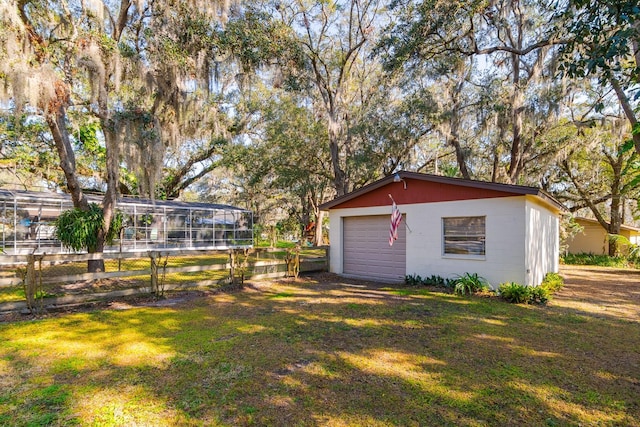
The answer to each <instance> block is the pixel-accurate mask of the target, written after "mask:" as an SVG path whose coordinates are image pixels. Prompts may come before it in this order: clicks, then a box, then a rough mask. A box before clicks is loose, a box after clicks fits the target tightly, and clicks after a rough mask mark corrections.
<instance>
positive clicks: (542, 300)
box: [528, 286, 549, 304]
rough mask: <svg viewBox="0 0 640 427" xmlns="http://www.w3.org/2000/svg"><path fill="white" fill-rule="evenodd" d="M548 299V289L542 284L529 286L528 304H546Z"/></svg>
mask: <svg viewBox="0 0 640 427" xmlns="http://www.w3.org/2000/svg"><path fill="white" fill-rule="evenodd" d="M547 301H549V291H548V290H547V289H546V288H543V287H542V286H532V287H530V294H529V301H528V302H529V304H546V303H547Z"/></svg>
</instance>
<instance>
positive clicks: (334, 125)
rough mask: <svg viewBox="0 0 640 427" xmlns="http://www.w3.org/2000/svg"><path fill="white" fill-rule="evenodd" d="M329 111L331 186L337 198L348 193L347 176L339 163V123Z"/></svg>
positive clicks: (334, 114)
mask: <svg viewBox="0 0 640 427" xmlns="http://www.w3.org/2000/svg"><path fill="white" fill-rule="evenodd" d="M332 110H333V109H331V110H330V111H329V124H328V131H329V151H330V153H331V165H332V167H333V186H334V188H335V189H336V193H337V195H338V196H343V195H345V194H347V193H348V192H349V184H348V182H347V174H346V173H345V171H344V169H343V168H342V165H341V162H340V157H341V156H340V136H341V135H340V133H341V132H340V123H339V122H338V120H337V119H336V117H335V116H336V113H335V111H332Z"/></svg>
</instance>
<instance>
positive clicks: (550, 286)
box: [540, 273, 564, 294]
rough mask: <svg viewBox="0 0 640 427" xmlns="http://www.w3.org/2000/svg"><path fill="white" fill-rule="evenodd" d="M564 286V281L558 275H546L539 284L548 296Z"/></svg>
mask: <svg viewBox="0 0 640 427" xmlns="http://www.w3.org/2000/svg"><path fill="white" fill-rule="evenodd" d="M563 286H564V279H563V278H562V276H560V275H559V274H558V273H547V274H546V275H545V276H544V279H543V280H542V283H541V284H540V287H542V288H544V289H546V290H547V291H548V293H549V294H553V293H554V292H557V291H559V290H560V289H562V287H563Z"/></svg>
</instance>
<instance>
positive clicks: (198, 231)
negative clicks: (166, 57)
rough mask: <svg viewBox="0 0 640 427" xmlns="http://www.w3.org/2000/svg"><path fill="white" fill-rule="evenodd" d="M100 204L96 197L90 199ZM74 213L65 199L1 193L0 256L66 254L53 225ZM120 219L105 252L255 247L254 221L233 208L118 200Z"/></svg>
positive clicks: (47, 195)
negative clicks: (117, 231) (68, 212)
mask: <svg viewBox="0 0 640 427" xmlns="http://www.w3.org/2000/svg"><path fill="white" fill-rule="evenodd" d="M88 199H89V200H90V202H95V203H98V204H100V201H101V198H100V197H99V196H91V195H90V196H88ZM72 207H73V205H72V203H71V198H70V197H69V196H68V195H65V194H57V193H38V192H29V191H14V190H0V221H1V228H2V253H4V254H7V255H17V254H25V253H65V252H72V250H71V249H69V248H65V247H63V246H62V244H61V243H60V241H58V240H56V238H55V227H54V225H53V222H54V221H55V219H56V218H57V217H58V216H59V215H60V213H61V212H63V211H65V210H68V209H71V208H72ZM117 208H118V209H119V210H120V211H122V213H123V214H124V224H123V227H122V230H121V231H120V238H119V239H117V240H116V241H114V242H113V245H111V246H108V247H106V248H105V252H132V251H143V250H154V249H157V250H171V249H182V250H185V249H229V248H239V247H240V248H241V247H250V246H252V245H253V215H252V213H251V211H247V210H244V209H240V208H237V207H234V206H229V205H222V204H209V203H188V202H178V201H165V200H156V201H151V200H145V199H136V198H129V197H121V198H120V199H118V206H117Z"/></svg>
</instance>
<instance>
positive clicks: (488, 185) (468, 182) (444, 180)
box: [320, 171, 567, 211]
mask: <svg viewBox="0 0 640 427" xmlns="http://www.w3.org/2000/svg"><path fill="white" fill-rule="evenodd" d="M397 174H398V175H399V176H400V178H401V179H416V180H421V181H428V182H436V183H440V184H450V185H457V186H462V187H471V188H479V189H483V190H494V191H501V192H505V193H515V194H518V195H523V196H525V195H532V196H537V197H539V198H541V199H542V200H544V201H546V202H547V203H549V204H550V205H552V206H553V207H555V208H557V209H558V210H561V211H565V210H567V208H566V207H565V206H564V205H563V204H562V203H560V202H559V201H558V200H556V199H555V198H554V197H553V196H551V195H550V194H549V193H547V192H545V191H543V190H541V189H539V188H536V187H527V186H524V185H511V184H500V183H497V182H486V181H477V180H472V179H464V178H450V177H447V176H440V175H431V174H425V173H418V172H407V171H399V172H397ZM394 175H395V173H394V174H393V175H389V176H387V177H384V178H382V179H380V180H378V181H375V182H372V183H371V184H368V185H365V186H364V187H362V188H359V189H357V190H354V191H352V192H351V193H347V194H345V195H343V196H340V197H337V198H335V199H333V200H331V201H329V202H326V203H323V204H321V205H320V209H321V210H323V211H326V210H329V209H331V208H333V207H335V206H338V205H340V204H342V203H344V202H347V201H349V200H352V199H355V198H356V197H359V196H362V195H363V194H366V193H368V192H370V191H373V190H375V189H377V188H380V187H383V186H385V185H387V184H390V183H392V182H394Z"/></svg>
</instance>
